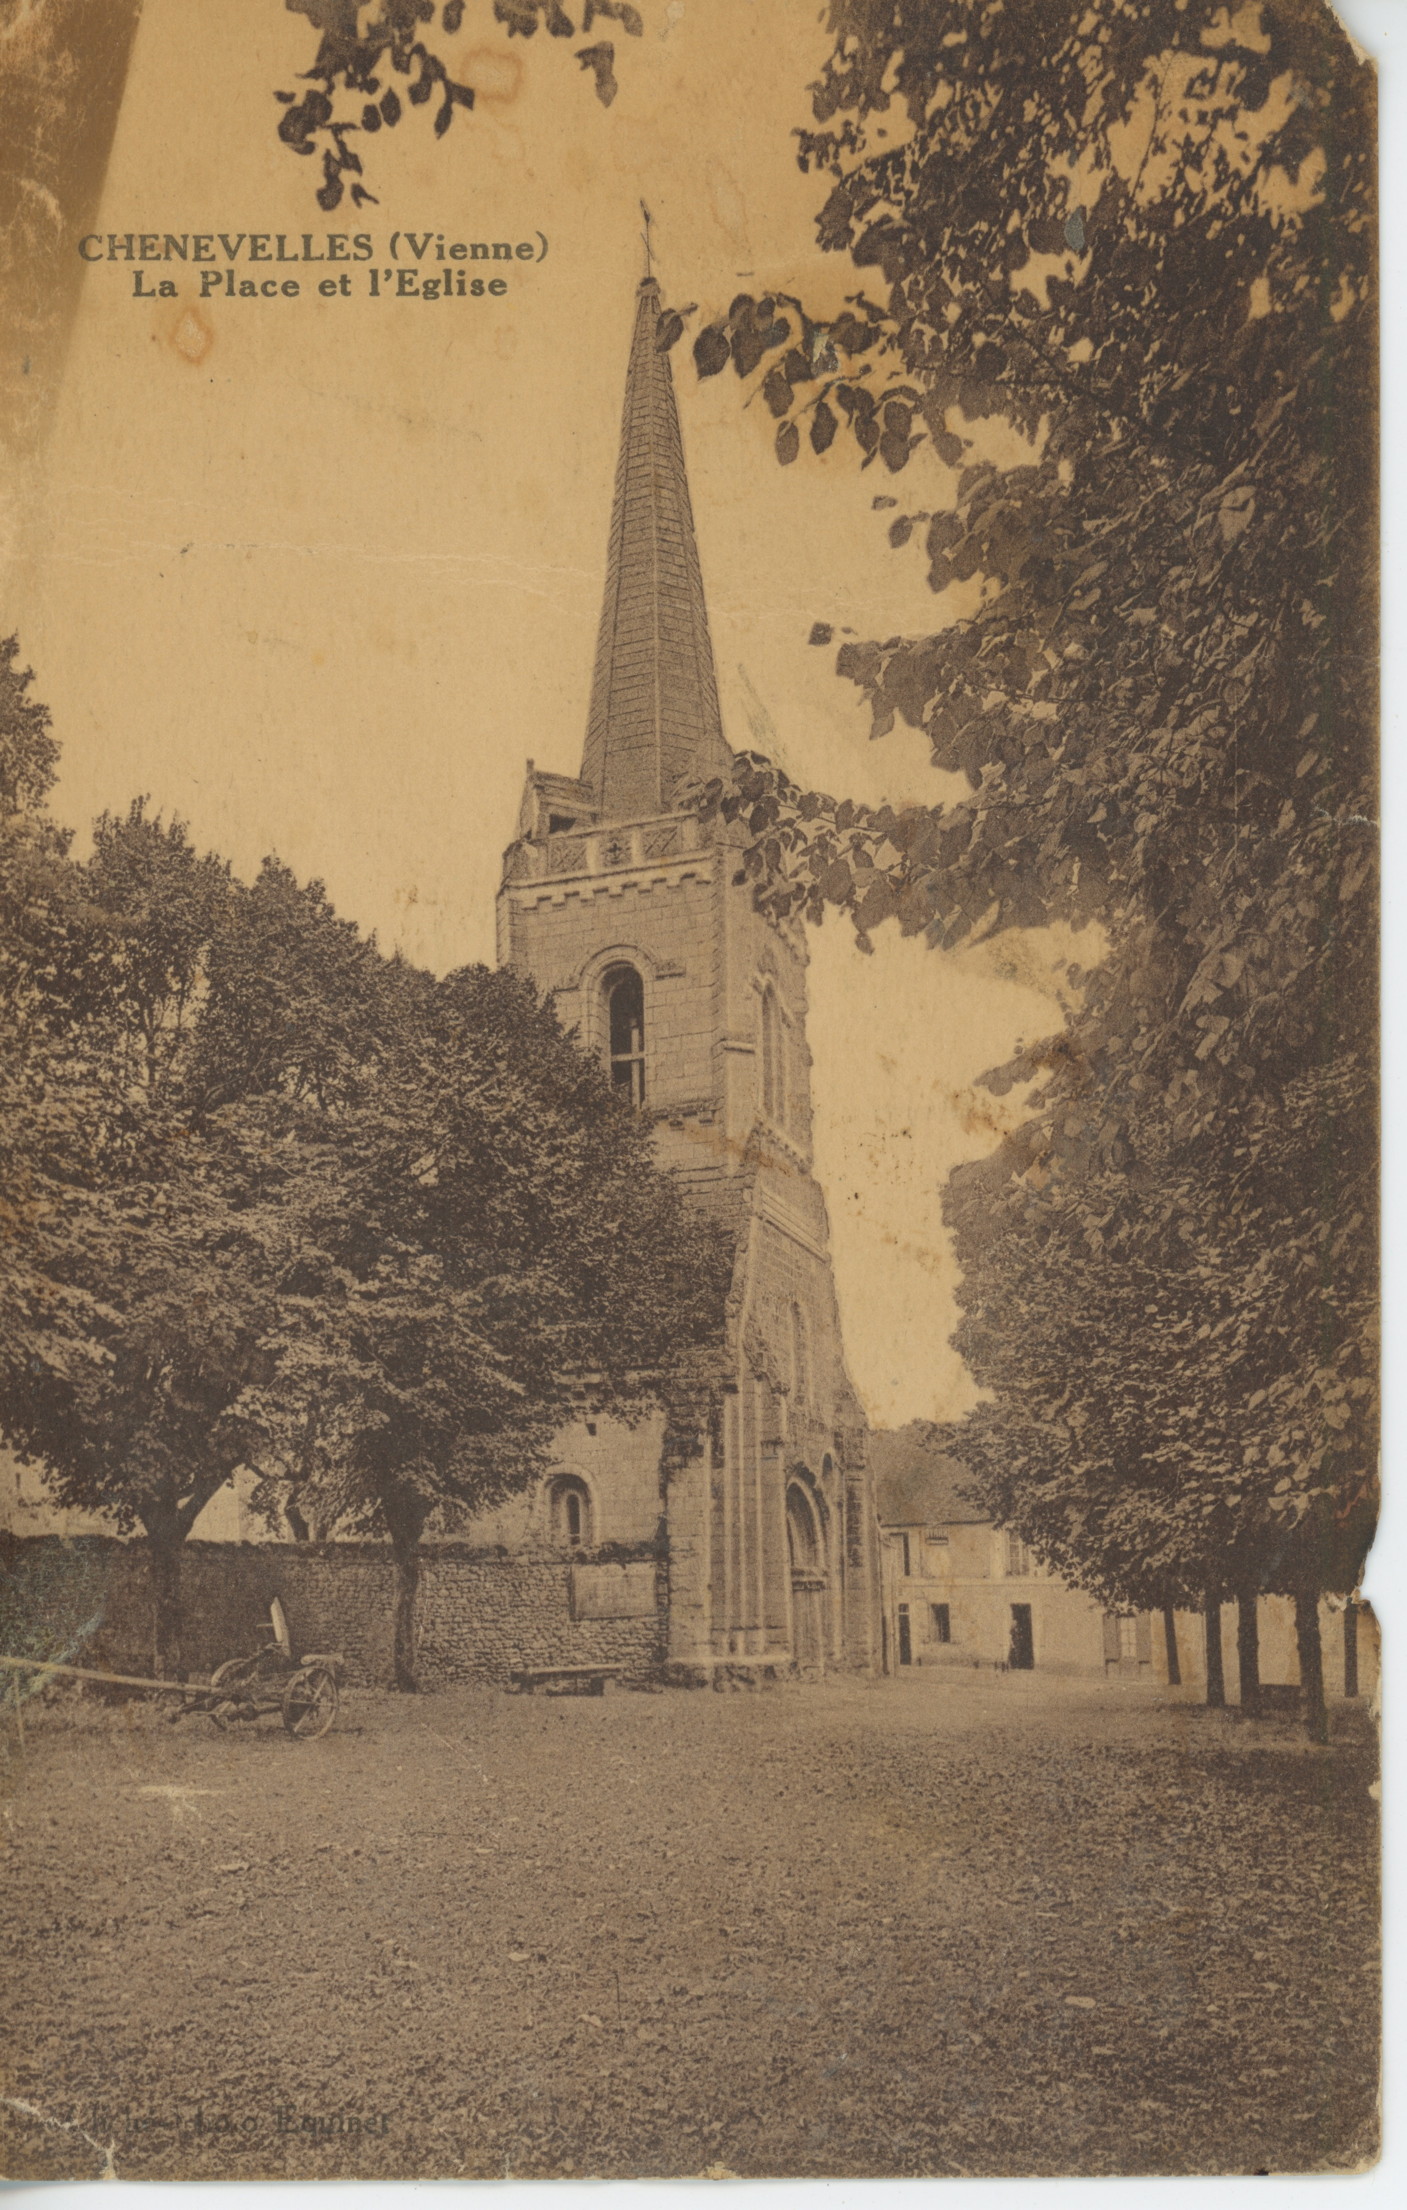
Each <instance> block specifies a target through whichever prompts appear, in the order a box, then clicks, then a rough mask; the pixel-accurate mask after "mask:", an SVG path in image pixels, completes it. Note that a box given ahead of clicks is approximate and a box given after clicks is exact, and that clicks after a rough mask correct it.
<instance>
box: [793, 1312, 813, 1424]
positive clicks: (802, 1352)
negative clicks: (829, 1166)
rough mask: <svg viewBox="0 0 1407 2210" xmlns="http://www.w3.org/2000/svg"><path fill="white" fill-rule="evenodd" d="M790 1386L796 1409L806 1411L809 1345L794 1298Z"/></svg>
mask: <svg viewBox="0 0 1407 2210" xmlns="http://www.w3.org/2000/svg"><path fill="white" fill-rule="evenodd" d="M791 1386H792V1402H793V1404H794V1405H795V1406H796V1409H797V1411H798V1412H804V1411H807V1410H808V1409H809V1408H810V1404H811V1347H810V1343H809V1342H808V1340H807V1328H806V1315H805V1313H804V1312H803V1311H802V1309H801V1307H800V1305H799V1304H798V1303H797V1302H796V1301H795V1299H793V1300H792V1308H791Z"/></svg>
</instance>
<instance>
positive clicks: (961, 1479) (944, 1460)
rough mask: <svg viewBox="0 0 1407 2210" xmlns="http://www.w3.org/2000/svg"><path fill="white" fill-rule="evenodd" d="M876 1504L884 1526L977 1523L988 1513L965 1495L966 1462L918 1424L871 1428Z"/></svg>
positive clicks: (967, 1480) (870, 1458)
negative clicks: (936, 1443) (940, 1445)
mask: <svg viewBox="0 0 1407 2210" xmlns="http://www.w3.org/2000/svg"><path fill="white" fill-rule="evenodd" d="M868 1457H869V1464H870V1472H871V1475H872V1477H873V1480H874V1493H875V1505H876V1508H877V1510H878V1512H879V1518H880V1523H881V1525H883V1526H886V1527H917V1526H924V1527H943V1526H953V1525H980V1524H981V1523H982V1522H984V1521H986V1520H989V1519H990V1518H991V1514H990V1512H985V1511H983V1509H982V1507H981V1506H980V1505H979V1504H974V1503H972V1502H970V1501H969V1499H968V1497H967V1496H966V1495H965V1494H964V1490H965V1488H966V1486H967V1484H968V1483H969V1482H970V1481H971V1479H972V1476H971V1474H970V1473H969V1472H968V1470H967V1468H966V1466H963V1465H960V1464H959V1463H958V1461H957V1459H956V1458H951V1457H949V1456H948V1454H947V1452H946V1451H941V1450H938V1449H936V1448H935V1447H934V1444H933V1442H932V1440H931V1439H930V1438H929V1437H928V1436H927V1435H925V1433H924V1432H923V1429H922V1427H921V1425H919V1424H918V1423H915V1424H914V1425H912V1426H909V1427H900V1428H892V1429H884V1428H874V1429H872V1430H871V1432H870V1437H869V1446H868Z"/></svg>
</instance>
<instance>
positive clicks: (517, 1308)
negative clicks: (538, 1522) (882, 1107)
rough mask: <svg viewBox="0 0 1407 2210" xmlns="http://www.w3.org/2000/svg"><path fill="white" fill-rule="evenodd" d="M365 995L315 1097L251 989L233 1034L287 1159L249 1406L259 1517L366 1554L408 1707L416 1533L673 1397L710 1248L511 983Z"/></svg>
mask: <svg viewBox="0 0 1407 2210" xmlns="http://www.w3.org/2000/svg"><path fill="white" fill-rule="evenodd" d="M263 884H264V891H265V897H266V899H269V900H270V901H273V900H275V899H277V897H278V896H279V894H280V886H278V885H277V884H275V883H274V882H273V881H272V879H271V878H270V877H268V876H267V875H266V877H265V878H263ZM267 917H268V916H267V914H266V918H267ZM305 922H306V935H305V942H306V944H307V948H308V959H309V963H310V964H317V965H319V966H320V967H325V955H326V952H327V949H328V933H329V931H331V930H334V929H336V928H337V927H339V926H340V924H337V923H336V922H335V919H334V918H333V917H332V916H331V915H330V913H328V912H327V911H325V910H321V911H315V910H314V909H313V907H312V905H311V904H309V905H308V906H307V907H306V908H305ZM259 971H260V972H261V973H262V974H263V975H265V976H266V977H267V974H268V968H267V967H266V966H264V965H263V964H262V963H259ZM231 979H232V978H231ZM382 979H383V982H384V983H388V984H389V987H387V988H386V991H385V996H384V998H383V1013H382V1023H381V1028H380V1035H379V1041H378V1042H377V1043H376V1044H375V1046H374V1047H373V1048H372V1050H370V1051H369V1052H368V1054H367V1057H366V1060H365V1061H364V1063H363V1065H362V1067H361V1069H360V1070H359V1071H358V1072H357V1074H356V1076H355V1078H354V1079H352V1080H349V1081H347V1082H345V1083H343V1084H342V1085H341V1086H340V1089H339V1090H338V1091H337V1092H336V1093H335V1094H329V1093H327V1092H324V1093H322V1094H321V1095H319V1094H318V1092H317V1091H316V1090H315V1089H314V1088H313V1087H312V1086H311V1085H310V1084H309V1082H308V1080H307V1077H306V1063H305V1053H304V1050H303V1046H302V1039H301V1036H300V1031H299V1029H298V1028H297V1027H296V1026H294V1025H293V1024H290V1023H289V1022H288V1021H287V1020H286V1019H285V1017H284V1010H283V1007H282V1006H281V1005H280V1004H279V1003H278V1002H276V1000H275V998H274V996H272V995H271V996H270V997H269V998H267V999H266V1001H265V1003H264V1006H263V1027H262V1030H261V1029H260V1027H259V1026H258V1024H256V1023H255V1022H253V1021H251V1020H249V1019H248V1018H247V1016H244V1017H239V1018H237V1019H236V1020H235V1021H234V1025H237V1026H238V1027H239V1028H240V1030H241V1031H242V1033H243V1034H244V1035H245V1036H246V1037H247V1038H248V1039H249V1041H250V1048H249V1063H250V1064H251V1065H255V1066H257V1067H258V1068H259V1069H260V1078H261V1081H262V1083H263V1085H264V1087H263V1092H262V1097H261V1100H260V1102H259V1104H258V1107H257V1110H258V1113H259V1115H260V1116H261V1125H262V1129H263V1137H262V1142H261V1151H262V1155H263V1156H264V1157H265V1158H266V1159H269V1160H279V1159H282V1158H294V1159H296V1160H297V1162H298V1163H297V1166H296V1168H294V1169H290V1170H289V1171H288V1172H287V1173H286V1174H284V1178H283V1184H282V1187H281V1189H280V1192H279V1197H278V1208H277V1209H278V1215H279V1219H280V1222H281V1233H282V1236H283V1244H284V1261H283V1273H282V1277H281V1289H280V1304H279V1323H278V1328H277V1332H276V1333H275V1335H274V1336H273V1337H272V1338H271V1339H270V1346H269V1347H270V1351H271V1354H272V1364H271V1367H270V1373H269V1379H268V1381H267V1383H266V1384H265V1386H264V1387H263V1388H262V1389H259V1390H256V1391H255V1392H254V1394H253V1396H252V1397H251V1398H250V1400H249V1404H250V1409H251V1412H252V1415H253V1417H254V1418H255V1419H256V1420H257V1422H258V1424H259V1429H260V1443H259V1446H258V1448H257V1449H256V1450H255V1452H254V1458H255V1462H256V1463H257V1464H258V1466H259V1468H260V1470H261V1471H262V1472H263V1474H264V1476H265V1489H264V1496H263V1500H264V1501H265V1503H266V1505H267V1507H268V1508H270V1509H274V1508H279V1509H283V1510H285V1511H286V1510H287V1508H288V1506H289V1505H290V1503H291V1505H292V1507H293V1509H294V1510H295V1511H296V1512H297V1514H298V1515H299V1518H300V1519H301V1520H302V1521H303V1523H304V1524H307V1523H309V1522H312V1523H313V1524H317V1525H320V1526H322V1527H324V1528H328V1529H331V1528H333V1527H336V1526H343V1527H346V1528H349V1529H351V1530H353V1531H356V1532H361V1533H370V1534H382V1535H385V1536H387V1537H388V1538H389V1540H390V1542H391V1545H392V1549H393V1552H394V1555H395V1560H396V1568H397V1606H396V1621H395V1635H394V1676H395V1683H396V1685H397V1686H398V1687H400V1688H404V1689H412V1688H414V1687H415V1685H416V1682H415V1670H414V1643H415V1636H414V1618H415V1599H416V1590H417V1587H418V1582H419V1573H420V1545H421V1540H422V1537H423V1536H424V1534H425V1532H426V1530H427V1528H428V1527H429V1526H430V1524H431V1523H432V1521H435V1520H438V1522H439V1524H441V1525H446V1524H448V1525H453V1524H454V1523H455V1522H456V1520H457V1519H458V1518H459V1517H460V1516H462V1515H463V1514H464V1513H466V1512H470V1511H473V1510H476V1509H481V1508H483V1507H484V1506H486V1505H489V1504H492V1503H494V1502H496V1501H498V1500H500V1499H502V1498H503V1497H505V1496H507V1495H510V1494H512V1493H514V1492H515V1491H517V1490H520V1489H522V1488H523V1487H524V1486H525V1485H526V1484H527V1483H529V1482H530V1481H532V1480H534V1479H536V1478H538V1477H539V1476H540V1475H541V1474H542V1473H543V1472H544V1471H545V1470H546V1467H547V1465H548V1463H549V1450H550V1444H551V1440H552V1437H553V1435H554V1433H555V1432H556V1431H557V1430H558V1429H559V1428H560V1427H561V1425H562V1424H563V1422H564V1420H566V1419H567V1418H569V1417H570V1416H571V1414H572V1413H573V1411H574V1410H577V1409H579V1408H580V1407H582V1406H583V1405H585V1406H588V1407H590V1408H592V1409H594V1410H596V1411H615V1412H619V1413H623V1414H624V1415H625V1416H626V1417H636V1416H638V1415H639V1414H640V1413H642V1412H643V1411H644V1410H646V1409H647V1408H648V1407H649V1406H651V1405H653V1404H656V1403H660V1402H669V1401H670V1400H671V1397H672V1395H676V1394H678V1393H679V1392H680V1391H687V1388H688V1385H689V1379H690V1376H691V1373H692V1372H694V1371H695V1370H697V1369H699V1368H700V1367H706V1366H707V1364H708V1362H709V1359H710V1357H711V1355H712V1353H713V1352H714V1350H715V1348H716V1346H717V1345H718V1344H719V1343H720V1342H721V1331H722V1321H723V1307H724V1300H725V1297H726V1292H727V1286H728V1282H729V1278H730V1273H731V1251H730V1248H729V1245H728V1243H727V1239H726V1237H724V1236H723V1234H722V1233H721V1232H720V1231H719V1230H717V1229H716V1228H715V1227H714V1226H713V1225H712V1224H711V1223H709V1222H707V1221H705V1220H704V1219H702V1218H701V1217H698V1216H695V1215H694V1214H692V1213H691V1212H690V1211H689V1210H688V1208H687V1206H686V1204H685V1201H684V1200H683V1199H682V1197H681V1196H680V1193H679V1191H678V1189H677V1187H676V1185H675V1184H674V1183H673V1181H672V1180H671V1179H669V1178H668V1177H667V1176H666V1175H664V1174H663V1173H662V1172H661V1171H660V1170H659V1169H658V1168H657V1167H656V1166H655V1165H654V1163H653V1160H652V1155H651V1137H650V1131H649V1129H648V1127H647V1125H646V1124H645V1123H643V1122H642V1121H641V1120H640V1119H639V1118H638V1117H636V1116H635V1115H633V1114H632V1113H631V1112H630V1111H629V1110H627V1109H626V1108H625V1107H624V1106H623V1105H622V1104H621V1103H620V1101H619V1100H618V1099H617V1098H616V1097H615V1095H614V1094H613V1093H612V1091H611V1089H610V1086H609V1085H608V1083H607V1082H606V1080H605V1077H604V1074H603V1073H602V1070H601V1069H600V1068H599V1067H598V1066H597V1065H596V1063H595V1062H594V1060H592V1059H591V1058H589V1057H588V1056H587V1055H585V1054H584V1053H582V1052H581V1051H580V1050H579V1049H578V1048H577V1047H576V1045H575V1044H574V1043H572V1042H571V1041H570V1040H569V1039H568V1038H567V1037H565V1036H564V1035H563V1033H562V1031H561V1029H560V1027H559V1026H558V1024H557V1021H556V1019H555V1016H554V1015H553V1014H552V1012H551V1011H550V1009H549V1007H548V1006H547V1005H546V1004H545V1003H544V1002H543V1001H542V1000H541V999H540V998H539V997H538V996H537V994H536V992H535V990H534V989H533V987H532V986H531V985H530V984H529V983H527V982H525V981H524V980H522V979H521V978H519V977H517V976H515V975H512V974H508V973H492V972H490V971H488V970H486V969H483V968H470V969H465V970H463V971H462V972H460V973H458V974H455V975H451V976H450V977H449V978H448V979H447V980H446V981H444V982H442V983H439V984H431V983H430V982H429V981H428V979H427V978H425V977H423V976H419V975H416V974H414V973H413V972H412V971H410V970H400V971H399V972H398V973H397V974H395V975H386V976H383V978H382ZM222 982H223V975H222V973H217V976H216V987H215V988H214V989H213V990H212V999H211V1006H210V1010H209V1018H210V1021H211V1023H212V1026H213V1025H214V1024H217V1023H218V1022H220V1021H221V1019H222V1018H223V1017H224V1014H225V1011H226V1007H225V1005H224V1002H223V1000H222ZM284 982H285V985H288V984H293V985H294V987H296V984H295V983H294V973H293V970H292V968H291V967H290V968H286V969H285V971H284ZM229 1011H230V1013H231V1014H232V1015H233V1013H234V1007H233V1005H231V1006H230V1007H229ZM362 1033H363V1035H366V1036H370V1035H371V1034H372V1033H373V1032H372V1031H370V1030H364V1031H362ZM280 1038H281V1039H282V1045H281V1046H280V1045H279V1043H278V1039H280ZM274 1171H276V1172H280V1173H282V1172H283V1170H282V1169H281V1168H275V1169H274Z"/></svg>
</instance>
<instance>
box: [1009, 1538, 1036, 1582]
mask: <svg viewBox="0 0 1407 2210" xmlns="http://www.w3.org/2000/svg"><path fill="white" fill-rule="evenodd" d="M1005 1563H1006V1574H1007V1579H1008V1580H1011V1581H1024V1580H1025V1578H1026V1576H1027V1574H1028V1573H1029V1572H1030V1570H1031V1553H1030V1551H1029V1550H1028V1549H1027V1548H1026V1545H1025V1543H1024V1542H1023V1541H1022V1540H1021V1537H1020V1536H1019V1535H1014V1534H1013V1533H1012V1532H1011V1530H1010V1528H1008V1530H1007V1536H1006V1560H1005Z"/></svg>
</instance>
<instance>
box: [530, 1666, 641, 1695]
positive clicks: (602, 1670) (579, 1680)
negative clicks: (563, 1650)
mask: <svg viewBox="0 0 1407 2210" xmlns="http://www.w3.org/2000/svg"><path fill="white" fill-rule="evenodd" d="M624 1670H625V1668H624V1666H621V1665H519V1666H516V1667H515V1668H514V1670H513V1671H512V1672H511V1673H510V1674H509V1676H508V1678H509V1681H510V1683H511V1684H512V1686H513V1688H514V1689H515V1690H516V1691H517V1693H518V1694H519V1695H521V1696H531V1695H532V1694H533V1692H534V1690H535V1689H539V1688H555V1689H556V1690H557V1691H558V1693H559V1694H560V1695H564V1696H604V1695H605V1693H606V1683H607V1681H611V1680H615V1679H617V1678H618V1676H619V1675H620V1674H621V1673H623V1672H624Z"/></svg>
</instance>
